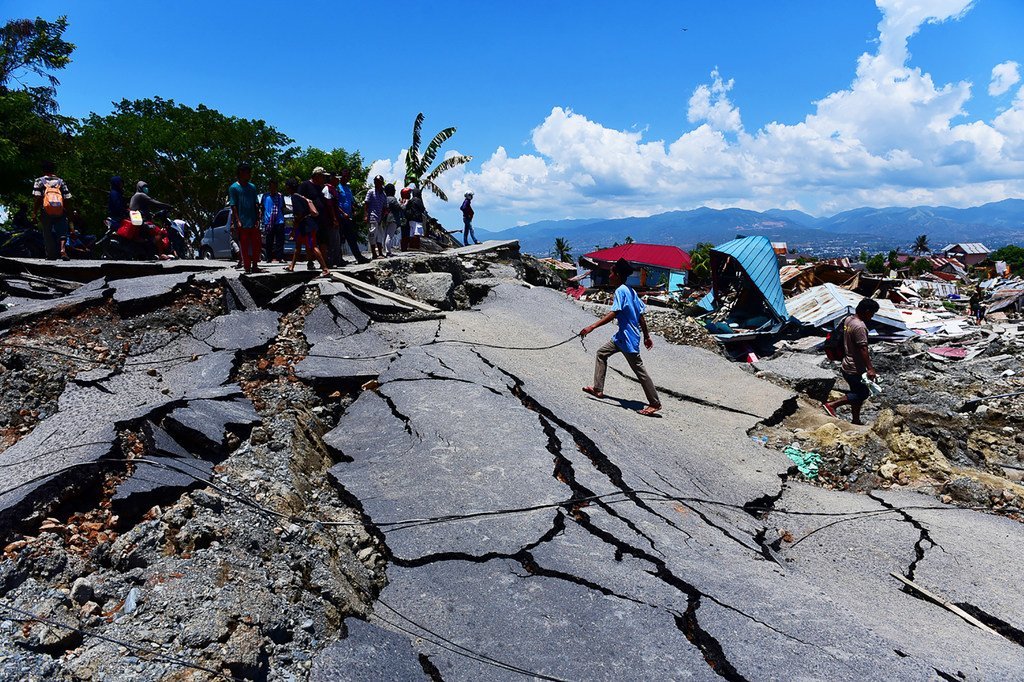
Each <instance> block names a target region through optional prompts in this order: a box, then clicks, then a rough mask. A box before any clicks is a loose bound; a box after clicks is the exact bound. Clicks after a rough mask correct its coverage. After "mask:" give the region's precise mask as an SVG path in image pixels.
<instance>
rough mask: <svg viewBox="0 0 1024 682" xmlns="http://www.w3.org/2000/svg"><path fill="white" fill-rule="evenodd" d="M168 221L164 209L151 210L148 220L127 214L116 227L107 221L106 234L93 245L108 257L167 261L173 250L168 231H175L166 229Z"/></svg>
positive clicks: (172, 254)
mask: <svg viewBox="0 0 1024 682" xmlns="http://www.w3.org/2000/svg"><path fill="white" fill-rule="evenodd" d="M168 222H169V221H168V220H167V210H166V209H164V210H161V211H157V212H156V213H154V214H153V218H152V219H151V220H142V219H141V217H139V216H136V217H135V218H134V219H133V218H131V217H129V218H125V219H124V220H122V221H121V224H120V225H117V226H115V225H111V224H110V221H109V220H108V221H107V233H106V234H104V235H103V237H102V238H100V240H99V241H98V242H97V243H96V246H97V247H98V248H99V249H100V253H101V254H102V257H103V258H105V259H108V260H169V259H171V258H174V257H175V256H174V254H175V252H176V249H175V248H174V247H173V246H172V244H171V236H170V232H174V233H175V234H178V232H177V230H176V229H175V228H173V227H170V229H168V227H167V226H165V224H167V223H168Z"/></svg>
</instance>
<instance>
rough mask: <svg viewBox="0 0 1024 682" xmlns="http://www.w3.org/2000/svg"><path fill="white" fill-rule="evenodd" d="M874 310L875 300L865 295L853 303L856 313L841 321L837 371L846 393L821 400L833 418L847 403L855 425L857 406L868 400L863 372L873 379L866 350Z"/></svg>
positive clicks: (872, 367) (873, 370) (856, 422)
mask: <svg viewBox="0 0 1024 682" xmlns="http://www.w3.org/2000/svg"><path fill="white" fill-rule="evenodd" d="M877 312H878V301H876V300H874V299H871V298H865V299H862V300H861V302H860V303H858V304H857V312H856V314H855V315H850V316H849V317H847V318H846V319H845V320H843V364H842V366H841V368H840V369H841V370H842V372H843V378H844V379H846V383H847V384H849V385H850V392H849V393H847V394H846V395H845V396H843V397H842V398H840V399H839V400H835V401H833V402H830V403H828V402H826V403H822V406H823V407H824V408H825V411H826V412H828V413H829V414H830V415H832V416H833V417H835V416H836V408H838V407H842V406H843V405H849V406H850V410H851V411H852V412H853V420H852V421H853V423H854V424H857V425H858V426H860V425H863V424H864V422H862V421H861V420H860V408H861V407H862V406H863V405H864V401H865V400H867V399H868V396H869V395H870V391H869V390H868V386H867V384H865V383H864V378H863V376H864V374H867V377H868V379H870V380H871V381H874V379H875V377H876V376H877V374H875V367H874V365H872V364H871V355H870V354H869V353H868V325H867V323H868V322H870V321H871V318H872V317H874V316H875V313H877Z"/></svg>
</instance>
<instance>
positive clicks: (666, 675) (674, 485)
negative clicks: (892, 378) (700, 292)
mask: <svg viewBox="0 0 1024 682" xmlns="http://www.w3.org/2000/svg"><path fill="white" fill-rule="evenodd" d="M592 321H593V317H592V316H590V315H588V314H587V313H586V312H584V311H582V310H581V309H580V308H579V307H578V306H576V305H575V304H574V303H572V302H571V301H569V300H567V299H566V298H565V297H564V296H563V295H561V294H559V293H557V292H554V291H551V290H548V289H540V288H537V289H533V288H528V287H525V286H523V285H522V284H521V283H515V282H511V281H503V282H502V283H498V284H497V286H496V287H495V288H494V289H493V291H492V292H491V294H490V296H489V297H488V298H487V299H486V300H485V301H484V302H483V303H482V304H481V305H480V306H479V307H478V309H477V310H473V311H464V312H455V313H451V314H449V316H448V317H447V319H445V320H443V321H442V322H441V323H438V322H436V321H426V322H415V323H409V324H401V325H399V324H393V325H378V326H374V327H370V328H369V329H364V330H362V331H359V332H357V333H356V334H355V335H353V336H352V337H348V338H346V343H345V346H346V348H347V347H351V348H362V349H364V352H369V351H367V350H366V349H378V348H381V347H384V346H390V347H392V348H403V347H404V348H405V350H403V351H401V352H400V353H399V354H398V355H396V356H395V357H394V358H393V359H392V360H391V361H390V362H387V361H385V362H384V363H383V364H382V366H381V368H380V369H382V371H381V373H380V375H379V378H378V381H379V383H380V386H379V388H378V389H377V390H375V391H365V392H364V393H363V394H362V395H361V396H360V397H359V398H358V400H357V401H356V402H355V404H353V405H352V407H351V408H350V409H348V410H347V412H346V413H345V414H344V415H343V417H342V419H341V422H340V423H339V424H338V426H337V428H336V429H335V430H334V431H332V432H331V433H330V434H328V436H327V437H326V440H327V442H328V443H329V444H330V445H331V447H333V448H334V449H335V450H336V453H337V455H338V456H339V458H340V460H341V461H340V463H339V464H337V465H335V466H334V467H333V469H331V475H332V476H333V477H334V479H335V480H336V482H337V483H338V485H339V486H341V487H343V488H344V490H345V492H346V493H347V495H349V496H351V500H352V502H353V503H355V504H358V505H359V506H360V508H361V509H362V510H363V512H364V513H365V514H366V517H367V519H368V522H369V523H370V524H371V525H372V526H373V528H375V532H377V533H378V534H379V535H380V537H381V538H382V539H383V541H384V542H385V543H386V546H387V550H388V552H389V554H390V556H389V559H390V564H389V566H388V570H387V574H388V580H389V584H388V586H387V587H386V588H385V589H384V590H383V592H382V594H381V595H380V598H379V600H378V601H377V603H376V605H375V615H374V617H373V618H372V619H371V621H370V622H369V623H365V622H360V621H354V620H349V621H348V622H347V625H348V637H347V638H346V639H343V640H340V641H339V642H336V643H335V644H333V645H331V646H330V647H329V648H328V649H327V650H325V651H324V652H323V653H322V654H321V655H320V656H319V657H318V658H317V660H316V661H315V662H314V666H313V670H312V675H311V678H312V679H319V680H329V679H339V678H340V677H343V676H351V677H352V678H353V679H356V678H358V679H410V678H412V679H416V678H422V679H426V677H427V675H431V676H433V677H434V678H435V679H437V678H442V679H444V680H483V679H486V680H491V679H495V680H497V679H502V680H503V679H510V680H511V679H521V678H523V677H524V676H525V677H533V678H539V679H559V680H582V679H677V680H714V679H718V678H724V679H727V680H766V679H785V680H797V679H799V680H809V679H830V680H834V679H851V680H853V679H857V680H859V679H887V680H928V679H942V680H959V679H970V680H975V679H986V680H1006V679H1021V678H1022V677H1024V673H1022V671H1024V649H1022V646H1024V632H1022V630H1024V602H1022V600H1021V599H1020V598H1019V595H1020V594H1021V593H1022V591H1024V590H1022V588H1024V578H1022V574H1024V570H1022V568H1024V563H1022V561H1021V559H1020V548H1021V547H1022V546H1024V528H1022V527H1021V526H1020V525H1019V524H1017V523H1015V522H1013V521H1011V520H1007V519H1004V518H1000V517H997V516H993V515H990V514H983V513H978V512H973V511H968V510H961V509H956V508H952V507H948V506H945V505H942V504H940V503H938V502H937V501H935V500H934V499H932V498H929V497H924V496H921V495H915V494H909V493H898V492H892V491H878V492H876V493H873V494H871V495H870V496H865V495H856V494H846V493H840V492H834V491H829V490H825V489H822V488H818V487H814V486H811V485H808V484H805V483H802V482H800V481H797V480H795V479H794V478H789V477H788V476H787V470H788V467H789V464H790V463H789V461H788V460H787V459H786V458H785V457H783V456H782V455H781V454H780V453H777V452H774V451H771V450H768V449H765V448H763V447H761V446H760V445H758V444H757V443H755V442H752V441H751V439H750V438H749V436H748V435H747V432H748V431H749V430H750V429H751V428H753V427H754V426H755V425H757V424H758V423H759V422H762V421H765V420H772V419H777V418H780V417H781V416H782V415H784V414H785V413H786V410H787V409H790V408H791V406H792V402H793V398H794V396H793V395H792V394H791V393H789V392H787V391H786V390H784V389H782V388H779V387H777V386H775V385H772V384H769V383H767V382H764V381H761V380H759V379H757V378H754V377H753V376H751V375H749V374H747V373H745V372H744V371H743V370H742V369H741V368H739V367H738V366H736V365H733V364H730V363H728V362H727V361H725V360H723V359H722V358H720V357H718V356H716V355H714V354H712V353H709V352H707V351H703V350H700V349H696V348H691V347H685V346H670V345H668V344H665V343H664V342H658V345H657V346H656V347H655V349H654V351H653V352H649V353H646V354H645V358H646V360H645V361H646V363H647V365H648V369H649V371H650V372H651V374H652V376H653V377H654V380H655V383H656V384H657V386H658V387H659V390H661V392H662V395H663V400H664V405H665V409H664V411H663V413H662V416H661V417H659V418H645V417H641V416H639V415H637V414H636V413H635V411H634V410H635V409H636V408H639V407H641V405H642V403H641V401H642V398H643V394H642V392H641V390H640V387H639V385H638V384H637V383H636V382H635V381H634V380H633V378H632V375H631V374H629V370H628V367H626V365H625V362H624V361H623V360H622V358H621V357H618V358H614V359H613V360H612V365H611V366H612V369H611V370H610V372H609V377H608V384H607V387H606V391H607V393H608V397H607V398H606V399H605V400H597V399H594V398H592V397H590V396H588V395H586V394H584V393H582V392H581V391H580V388H581V386H583V385H586V384H589V383H590V377H591V375H592V372H593V362H594V350H595V349H596V348H597V347H598V346H599V345H600V344H601V343H603V342H604V341H605V340H606V339H607V337H608V336H609V335H610V333H611V332H610V329H611V328H610V327H606V328H602V329H600V330H598V331H597V332H595V333H594V335H593V336H592V337H590V339H588V341H587V347H586V348H584V347H583V345H582V344H581V343H580V342H579V341H572V342H570V343H567V344H563V345H561V346H558V347H556V348H552V349H549V350H544V351H522V350H506V349H501V348H487V347H483V344H490V345H495V346H506V347H507V346H512V347H517V346H530V347H539V346H548V345H551V344H555V343H557V342H559V341H562V340H564V339H566V338H568V337H569V336H570V335H572V334H573V333H575V332H576V331H577V330H579V329H580V328H582V327H583V326H585V325H587V324H589V323H590V322H592ZM361 335H364V338H360V336H361ZM458 340H465V341H470V342H472V343H473V344H475V345H470V344H468V343H466V344H463V343H452V342H451V341H458ZM623 370H624V371H625V372H626V373H625V374H622V373H621V372H622V371H623ZM783 536H785V537H783ZM891 572H895V573H898V574H900V575H903V576H905V577H907V578H909V579H911V580H913V581H914V582H916V583H917V584H919V585H921V586H922V587H925V588H926V589H929V590H931V591H933V592H935V593H938V594H939V595H941V596H942V597H944V598H945V599H947V600H948V601H949V602H952V603H954V604H958V605H960V606H961V607H962V608H963V609H965V610H966V611H968V612H970V613H971V614H973V615H975V616H977V617H978V618H980V619H981V620H982V621H984V622H985V623H987V624H988V625H990V626H992V627H994V628H995V629H996V630H997V631H998V634H993V633H992V632H986V631H984V630H982V629H980V628H977V627H975V626H973V625H971V624H969V623H968V622H966V621H965V620H964V619H962V618H961V617H959V616H957V615H956V614H954V613H952V612H951V611H949V610H947V609H945V608H943V607H941V606H938V605H936V604H935V603H933V602H931V601H927V600H925V599H923V598H920V597H919V596H917V595H916V594H915V593H913V592H911V591H908V590H906V589H905V588H904V587H903V585H902V584H901V583H900V582H899V581H897V580H896V579H895V578H893V577H892V576H891V575H890V573H891Z"/></svg>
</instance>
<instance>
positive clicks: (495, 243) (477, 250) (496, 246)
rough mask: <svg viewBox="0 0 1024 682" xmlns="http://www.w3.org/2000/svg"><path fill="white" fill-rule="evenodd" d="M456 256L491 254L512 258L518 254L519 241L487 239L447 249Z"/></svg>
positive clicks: (497, 256)
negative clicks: (478, 242)
mask: <svg viewBox="0 0 1024 682" xmlns="http://www.w3.org/2000/svg"><path fill="white" fill-rule="evenodd" d="M448 253H450V254H454V255H456V256H476V257H479V256H492V257H495V258H514V257H515V256H518V255H519V241H518V240H516V239H506V240H501V239H488V240H487V241H485V242H482V243H480V244H470V245H469V246H460V247H459V248H457V249H451V250H450V251H448Z"/></svg>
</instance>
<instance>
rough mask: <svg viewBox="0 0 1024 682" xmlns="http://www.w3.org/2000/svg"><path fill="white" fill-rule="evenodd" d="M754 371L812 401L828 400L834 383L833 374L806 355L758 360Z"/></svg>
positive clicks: (834, 376)
mask: <svg viewBox="0 0 1024 682" xmlns="http://www.w3.org/2000/svg"><path fill="white" fill-rule="evenodd" d="M754 369H756V370H757V371H758V372H760V373H762V374H763V375H766V378H773V379H775V380H777V381H780V382H782V383H784V384H786V385H787V386H789V387H791V388H792V389H793V390H794V391H797V392H798V393H803V394H804V395H807V396H809V397H810V398H812V399H814V400H821V401H824V400H828V396H829V393H830V392H831V391H832V387H833V386H834V385H835V383H836V375H835V373H834V372H832V371H830V370H827V369H824V368H822V367H820V366H819V365H818V359H817V358H813V357H808V356H807V355H796V354H788V355H780V356H777V357H774V358H772V359H770V360H758V361H757V362H755V363H754Z"/></svg>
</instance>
